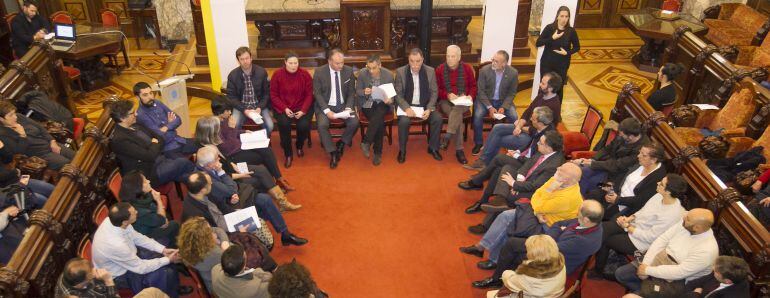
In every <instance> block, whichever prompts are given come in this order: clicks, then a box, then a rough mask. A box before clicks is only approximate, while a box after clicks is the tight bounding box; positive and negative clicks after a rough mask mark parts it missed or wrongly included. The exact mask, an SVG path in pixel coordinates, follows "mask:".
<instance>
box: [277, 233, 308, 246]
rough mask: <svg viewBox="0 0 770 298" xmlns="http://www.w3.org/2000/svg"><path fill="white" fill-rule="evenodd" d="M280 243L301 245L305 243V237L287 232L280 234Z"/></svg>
mask: <svg viewBox="0 0 770 298" xmlns="http://www.w3.org/2000/svg"><path fill="white" fill-rule="evenodd" d="M281 244H283V246H289V245H296V246H302V245H305V244H307V239H305V238H301V237H297V235H294V234H292V233H288V232H287V233H286V234H283V235H281Z"/></svg>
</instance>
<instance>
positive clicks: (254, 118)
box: [246, 112, 264, 124]
mask: <svg viewBox="0 0 770 298" xmlns="http://www.w3.org/2000/svg"><path fill="white" fill-rule="evenodd" d="M246 117H249V118H250V119H251V121H254V123H255V124H262V123H264V121H262V115H260V114H257V112H248V113H246Z"/></svg>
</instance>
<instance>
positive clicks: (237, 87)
mask: <svg viewBox="0 0 770 298" xmlns="http://www.w3.org/2000/svg"><path fill="white" fill-rule="evenodd" d="M251 85H252V86H253V87H254V99H255V100H257V107H258V108H260V109H265V108H267V104H268V103H269V102H270V82H269V81H268V80H267V71H265V69H264V68H262V67H261V66H258V65H251ZM245 89H246V84H245V83H244V82H243V69H241V67H240V66H239V67H236V68H235V69H233V70H232V71H230V74H228V75H227V98H229V99H231V100H233V101H235V102H236V103H237V104H238V105H237V106H235V108H236V109H238V110H239V111H243V110H244V109H245V107H244V106H243V102H242V99H243V91H244V90H245Z"/></svg>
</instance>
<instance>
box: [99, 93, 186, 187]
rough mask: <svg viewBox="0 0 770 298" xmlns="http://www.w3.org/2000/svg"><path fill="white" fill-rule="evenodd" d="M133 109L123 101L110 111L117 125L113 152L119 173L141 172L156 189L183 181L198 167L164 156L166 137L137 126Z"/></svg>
mask: <svg viewBox="0 0 770 298" xmlns="http://www.w3.org/2000/svg"><path fill="white" fill-rule="evenodd" d="M133 107H134V103H132V102H131V101H128V100H120V101H118V102H115V103H113V104H112V106H111V107H110V117H111V118H112V120H113V121H115V123H116V124H117V125H115V131H114V132H113V133H112V138H111V139H110V148H111V149H112V152H114V153H115V155H116V157H117V160H118V164H119V165H120V173H121V174H122V175H126V174H128V173H129V172H131V171H134V170H138V171H141V172H142V174H144V176H145V177H146V178H147V179H149V180H150V182H151V184H152V186H153V187H155V188H156V187H158V186H160V185H163V184H166V183H168V182H171V181H178V182H181V181H184V180H185V178H186V177H187V175H189V174H190V173H191V172H192V171H193V170H194V169H195V165H193V163H192V162H190V160H188V159H186V158H182V157H179V158H174V159H170V158H166V157H165V156H163V155H161V152H162V149H163V144H164V141H163V140H164V139H163V137H162V136H161V135H159V134H156V133H155V132H153V131H152V130H149V129H147V128H146V127H144V126H142V125H135V124H136V112H134V111H132V109H133Z"/></svg>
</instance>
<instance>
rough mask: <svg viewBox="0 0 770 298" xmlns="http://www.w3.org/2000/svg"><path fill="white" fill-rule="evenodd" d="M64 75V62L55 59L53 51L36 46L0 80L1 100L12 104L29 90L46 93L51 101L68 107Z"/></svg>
mask: <svg viewBox="0 0 770 298" xmlns="http://www.w3.org/2000/svg"><path fill="white" fill-rule="evenodd" d="M65 82H66V79H65V75H64V73H63V71H62V69H61V60H59V59H56V56H55V53H54V51H53V49H51V48H50V47H49V46H48V45H46V44H42V43H35V44H34V45H33V46H32V48H31V49H30V50H29V51H28V52H27V54H25V55H24V56H23V57H21V59H19V60H16V61H14V62H12V63H11V65H10V66H9V70H8V71H6V72H5V73H3V74H2V76H0V100H13V99H15V98H17V97H18V96H20V95H21V94H23V93H24V92H27V91H29V90H43V91H45V92H46V93H47V94H48V96H49V98H51V99H54V100H57V101H59V102H60V103H61V104H62V105H64V106H69V105H68V103H67V93H68V92H69V88H68V87H67V86H66V83H65Z"/></svg>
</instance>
